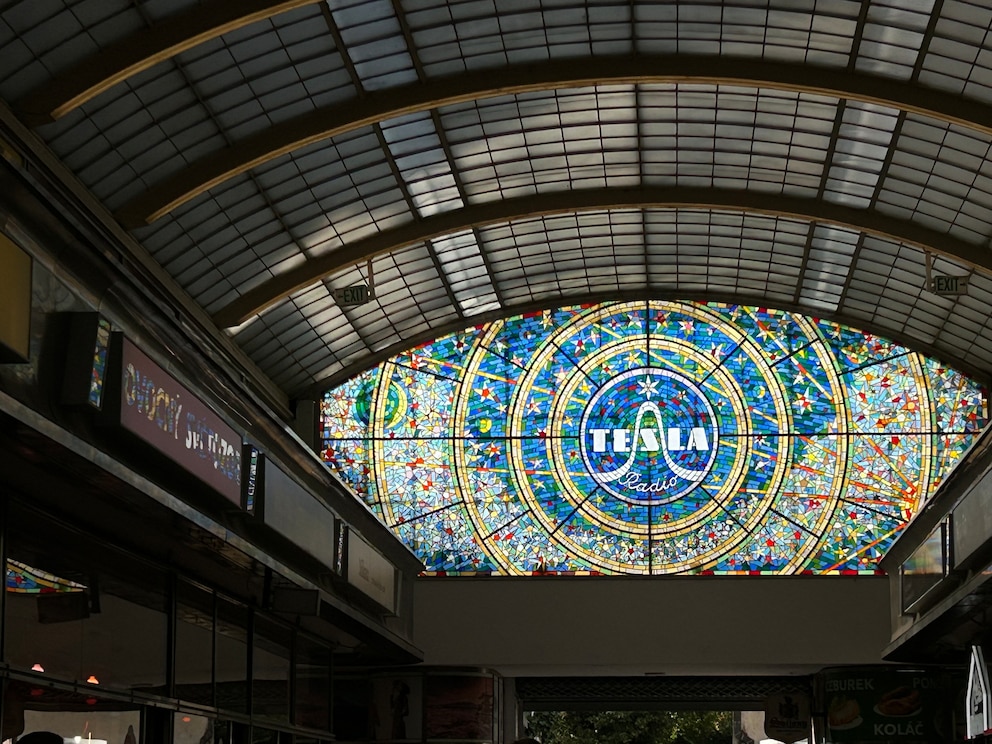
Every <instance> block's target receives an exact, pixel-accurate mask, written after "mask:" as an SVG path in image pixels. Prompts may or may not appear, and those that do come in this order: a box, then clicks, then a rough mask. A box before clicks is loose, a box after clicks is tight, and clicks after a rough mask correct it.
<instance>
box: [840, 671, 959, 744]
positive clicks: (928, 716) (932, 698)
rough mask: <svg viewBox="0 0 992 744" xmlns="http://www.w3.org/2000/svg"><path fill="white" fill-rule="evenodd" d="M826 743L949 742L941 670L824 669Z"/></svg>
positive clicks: (950, 736)
mask: <svg viewBox="0 0 992 744" xmlns="http://www.w3.org/2000/svg"><path fill="white" fill-rule="evenodd" d="M823 681H824V693H825V695H826V706H827V722H826V723H827V727H826V728H827V735H826V741H827V742H832V743H834V744H840V743H841V742H845V743H852V744H861V743H863V744H869V743H871V744H874V743H876V742H887V741H899V742H901V743H904V744H929V742H935V741H950V740H951V738H953V735H952V733H951V731H950V729H951V716H950V709H949V707H948V705H947V697H948V692H947V689H948V683H947V679H946V676H945V674H944V673H943V672H941V671H940V670H928V669H898V668H891V669H888V668H885V667H879V668H865V667H852V668H849V669H832V670H826V671H824V673H823Z"/></svg>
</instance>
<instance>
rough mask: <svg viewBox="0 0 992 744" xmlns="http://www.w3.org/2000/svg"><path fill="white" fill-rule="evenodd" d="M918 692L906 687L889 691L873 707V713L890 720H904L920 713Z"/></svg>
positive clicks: (902, 686)
mask: <svg viewBox="0 0 992 744" xmlns="http://www.w3.org/2000/svg"><path fill="white" fill-rule="evenodd" d="M920 706H921V701H920V692H919V690H914V689H912V688H911V687H907V686H906V685H901V686H899V687H896V688H894V689H892V690H889V691H888V692H886V693H885V694H884V695H882V699H881V700H879V701H878V704H877V705H876V706H875V712H876V713H878V714H879V715H881V716H888V717H890V718H904V717H906V716H913V715H916V714H918V713H919V712H920Z"/></svg>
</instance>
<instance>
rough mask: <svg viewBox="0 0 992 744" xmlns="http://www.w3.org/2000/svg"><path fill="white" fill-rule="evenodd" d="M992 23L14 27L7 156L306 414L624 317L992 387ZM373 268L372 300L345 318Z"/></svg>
mask: <svg viewBox="0 0 992 744" xmlns="http://www.w3.org/2000/svg"><path fill="white" fill-rule="evenodd" d="M986 5H987V4H986V3H983V2H976V1H972V0H941V1H939V2H933V1H932V0H924V1H922V2H917V3H908V4H907V3H900V2H896V0H866V1H865V2H855V1H854V0H809V2H803V3H797V2H793V1H792V0H770V2H765V3H759V4H757V5H756V4H755V3H753V2H752V1H751V0H726V1H725V2H719V3H714V2H688V1H680V2H670V3H657V2H650V1H648V0H645V1H643V2H641V1H635V2H626V0H624V1H623V2H619V1H617V0H590V1H586V0H582V2H579V1H576V2H569V1H568V0H565V1H564V2H559V1H557V0H556V1H555V2H547V1H545V0H527V1H526V2H521V3H480V2H474V1H470V0H398V1H397V2H384V1H380V0H360V1H359V0H354V1H353V0H325V1H323V2H321V1H318V0H245V1H244V2H240V3H234V4H232V3H230V2H226V0H204V2H191V1H189V0H175V1H173V0H170V1H169V2H158V1H156V0H149V1H147V2H140V3H135V2H132V1H131V0H74V1H72V2H70V1H69V0H52V1H51V2H44V3H39V2H34V1H33V0H0V59H2V62H3V64H0V97H2V99H3V103H4V104H5V105H4V106H0V129H2V136H3V137H4V138H5V139H6V138H9V139H10V140H11V141H12V142H13V143H14V145H15V146H16V147H17V148H23V149H24V150H26V151H29V152H31V153H35V154H37V155H38V157H37V158H36V159H34V160H31V162H32V163H35V162H42V163H43V164H44V165H43V167H42V168H41V171H43V172H49V171H55V172H57V174H58V176H59V177H60V178H64V179H65V180H66V181H68V182H70V183H69V186H67V189H68V192H69V193H72V194H74V195H75V197H76V198H79V199H80V201H81V202H82V203H84V204H85V205H87V207H88V208H92V209H93V210H94V212H96V213H97V214H98V216H99V219H100V220H101V221H103V222H104V223H105V224H107V225H109V226H110V227H109V228H108V234H109V235H113V236H116V238H115V239H117V240H119V241H120V242H122V243H123V244H124V245H125V247H126V248H127V250H129V251H132V252H134V253H135V254H137V255H138V257H139V258H140V262H142V263H145V262H148V260H149V259H148V257H149V256H150V257H151V259H152V260H153V261H156V262H157V263H158V264H159V265H161V266H162V267H164V270H165V272H166V273H167V275H168V276H169V277H171V279H172V280H174V282H175V284H176V285H178V287H179V290H177V292H178V294H180V295H181V296H182V298H183V304H184V306H190V307H196V308H197V309H198V310H202V314H201V316H200V319H201V320H202V321H203V322H204V323H207V324H211V323H213V324H215V325H217V326H220V327H223V328H228V329H232V330H231V338H232V339H233V341H234V343H235V344H237V345H238V346H240V348H241V349H242V350H244V351H245V352H246V353H247V355H248V356H249V357H250V360H251V361H252V362H254V364H255V365H257V366H258V367H259V368H261V370H262V371H263V372H264V373H265V374H266V375H268V376H270V377H271V379H272V380H273V381H274V382H275V383H276V384H277V385H278V386H279V387H280V388H282V390H283V391H284V392H285V393H286V395H287V396H288V397H299V396H303V395H307V394H312V393H313V391H314V390H316V389H319V388H320V387H321V386H323V385H324V384H325V383H326V382H327V381H332V382H333V381H336V380H341V379H344V378H346V377H348V376H350V375H351V374H354V373H355V372H357V371H359V370H361V369H364V368H366V367H368V366H369V365H370V364H373V363H376V362H378V361H381V360H382V359H383V358H385V357H386V356H388V355H389V354H390V353H394V352H396V351H398V350H400V349H402V348H406V347H408V346H410V344H411V343H415V342H418V341H423V340H426V339H428V338H432V337H436V336H437V335H438V334H439V333H442V332H446V331H450V330H455V329H457V328H459V327H464V326H466V325H470V324H472V323H479V322H485V321H488V320H491V319H493V318H496V317H502V316H507V315H511V314H514V313H516V312H522V311H525V310H527V309H530V308H532V307H535V306H549V305H551V304H555V303H558V304H561V303H566V302H586V301H594V300H599V299H607V298H609V297H613V298H625V299H631V298H633V297H638V298H642V299H643V298H646V297H678V298H685V297H692V298H694V299H721V300H723V299H728V300H733V301H737V302H744V303H760V302H770V303H774V304H775V305H776V306H778V307H789V308H791V309H797V310H801V311H803V312H805V313H808V314H823V315H826V316H829V317H832V318H834V319H835V320H838V321H842V322H848V323H850V324H851V325H853V326H857V327H859V328H867V329H870V330H872V331H873V332H877V333H880V334H882V335H886V336H888V337H891V338H895V339H898V340H899V341H900V342H902V343H906V344H909V345H912V346H913V348H919V349H925V350H928V351H933V352H934V353H936V354H937V355H939V356H941V357H942V358H948V359H953V360H954V361H955V362H956V363H958V364H959V365H960V366H961V367H962V368H967V369H970V370H974V371H978V372H980V373H983V374H985V373H987V372H988V370H989V369H992V325H990V322H989V317H988V312H987V307H988V306H989V304H990V303H992V280H990V277H992V253H990V252H989V251H988V249H987V244H988V239H989V236H990V235H992V220H990V217H989V215H990V214H992V165H990V163H992V159H990V158H989V147H990V145H992V63H990V61H989V55H988V49H989V47H990V41H989V31H990V25H992V11H990V10H989V8H987V7H986ZM666 189H668V190H670V191H669V194H670V193H671V192H672V191H677V192H680V193H683V194H685V193H687V192H686V189H697V190H699V191H697V192H694V196H693V199H688V198H686V197H685V196H683V197H682V198H681V200H677V199H676V200H672V199H670V198H660V197H659V193H661V191H663V190H666ZM632 193H633V196H632ZM590 194H593V195H594V198H591V197H589V195H590ZM583 195H585V197H586V201H585V202H583ZM776 199H781V200H782V204H783V205H785V206H786V207H787V208H784V207H781V206H780V208H779V209H775V208H770V207H769V206H768V205H769V204H770V203H771V202H772V201H774V200H776ZM514 200H520V202H526V201H531V200H533V201H534V203H535V205H536V207H535V209H534V211H527V210H525V209H521V208H519V202H518V203H514ZM135 205H138V206H143V207H147V209H144V211H143V212H142V210H141V209H137V210H132V209H131V208H132V207H135ZM844 210H847V211H844ZM115 216H116V217H115ZM855 216H856V218H855ZM115 219H117V220H119V222H115ZM148 220H151V224H146V223H147V222H148ZM135 225H141V226H138V227H134V226H135ZM123 228H129V229H130V230H131V231H130V233H129V234H128V233H126V232H125V231H124V229H123ZM735 232H740V233H741V238H740V240H738V238H736V237H734V233H735ZM756 235H764V236H766V237H767V240H756V239H755V238H754V236H756ZM121 236H123V237H121ZM927 254H934V255H938V256H940V257H941V259H940V260H937V261H936V262H935V264H934V265H933V267H932V268H933V271H934V272H936V273H945V274H952V275H956V276H962V277H968V287H967V290H966V293H965V294H964V295H962V296H960V297H954V298H947V297H940V296H937V295H934V294H932V293H930V292H928V291H927V290H926V289H924V287H925V285H926V281H927ZM369 255H374V256H375V257H376V261H375V270H376V274H377V276H376V279H377V290H378V298H377V299H376V300H375V301H373V302H372V303H371V304H370V305H367V306H364V307H362V308H358V309H350V308H341V307H338V306H337V305H335V303H334V302H333V300H332V299H331V291H332V290H334V289H337V288H340V287H342V286H347V285H349V284H353V283H358V282H362V281H367V280H368V277H367V272H366V269H365V265H366V263H365V262H366V257H367V256H369ZM187 296H188V298H192V302H188V298H187ZM187 302H188V305H187ZM194 303H195V305H194ZM211 330H216V329H211ZM217 336H219V333H218V334H217ZM249 367H251V369H252V374H255V371H254V367H253V366H252V365H249Z"/></svg>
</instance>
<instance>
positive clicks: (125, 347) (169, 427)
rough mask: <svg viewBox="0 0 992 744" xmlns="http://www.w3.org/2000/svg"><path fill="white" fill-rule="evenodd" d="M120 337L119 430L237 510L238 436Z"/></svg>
mask: <svg viewBox="0 0 992 744" xmlns="http://www.w3.org/2000/svg"><path fill="white" fill-rule="evenodd" d="M120 338H121V355H120V359H121V393H120V420H119V423H120V425H121V426H122V427H123V428H124V429H127V430H128V431H130V432H131V433H132V434H134V435H136V436H137V437H139V438H140V439H142V440H143V441H144V442H145V443H147V444H148V445H150V446H151V447H153V448H155V449H156V450H158V451H159V452H161V453H162V454H163V455H165V456H166V457H168V458H169V459H171V460H172V461H173V462H174V463H176V464H177V465H178V466H179V467H181V468H182V469H183V470H185V471H187V472H188V473H190V474H192V475H194V476H196V477H197V478H199V479H200V480H202V481H203V482H204V483H206V484H207V485H209V486H211V487H212V488H214V489H215V490H216V491H218V492H220V493H221V494H223V495H224V496H225V497H226V498H228V499H230V500H231V501H233V502H234V503H235V504H238V505H239V506H240V505H241V448H242V441H241V436H240V435H239V434H238V433H237V432H236V431H234V429H232V428H231V427H230V426H228V425H227V424H225V423H224V422H223V421H221V419H220V417H219V416H217V415H216V414H215V413H213V411H211V410H210V409H209V408H207V406H206V405H205V404H204V403H203V401H201V400H200V399H199V398H197V397H196V396H195V395H193V394H192V393H191V392H189V390H187V389H186V388H185V387H183V386H182V385H180V384H179V382H178V381H177V380H176V379H175V378H173V377H172V376H171V375H169V374H168V373H167V372H166V371H165V370H163V369H162V368H161V367H159V366H158V365H157V364H155V363H154V362H153V361H152V360H151V359H149V358H148V357H147V356H146V355H145V354H144V353H143V352H142V351H141V350H140V349H138V348H137V347H136V346H135V345H134V344H133V343H131V342H130V341H128V339H127V338H124V337H123V336H121V337H120Z"/></svg>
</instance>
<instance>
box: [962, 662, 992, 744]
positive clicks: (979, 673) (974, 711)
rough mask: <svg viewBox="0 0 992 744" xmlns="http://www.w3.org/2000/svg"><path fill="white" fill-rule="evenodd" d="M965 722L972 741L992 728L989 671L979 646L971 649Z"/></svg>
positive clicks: (991, 698)
mask: <svg viewBox="0 0 992 744" xmlns="http://www.w3.org/2000/svg"><path fill="white" fill-rule="evenodd" d="M965 706H966V710H965V720H966V721H967V723H968V738H969V739H974V738H975V737H976V736H979V735H980V734H984V733H985V732H986V731H988V730H989V728H992V721H990V718H992V716H990V713H992V697H990V694H989V670H988V667H987V666H986V665H985V654H984V653H983V652H982V647H981V646H972V647H971V666H970V668H969V670H968V692H967V694H966V695H965Z"/></svg>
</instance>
